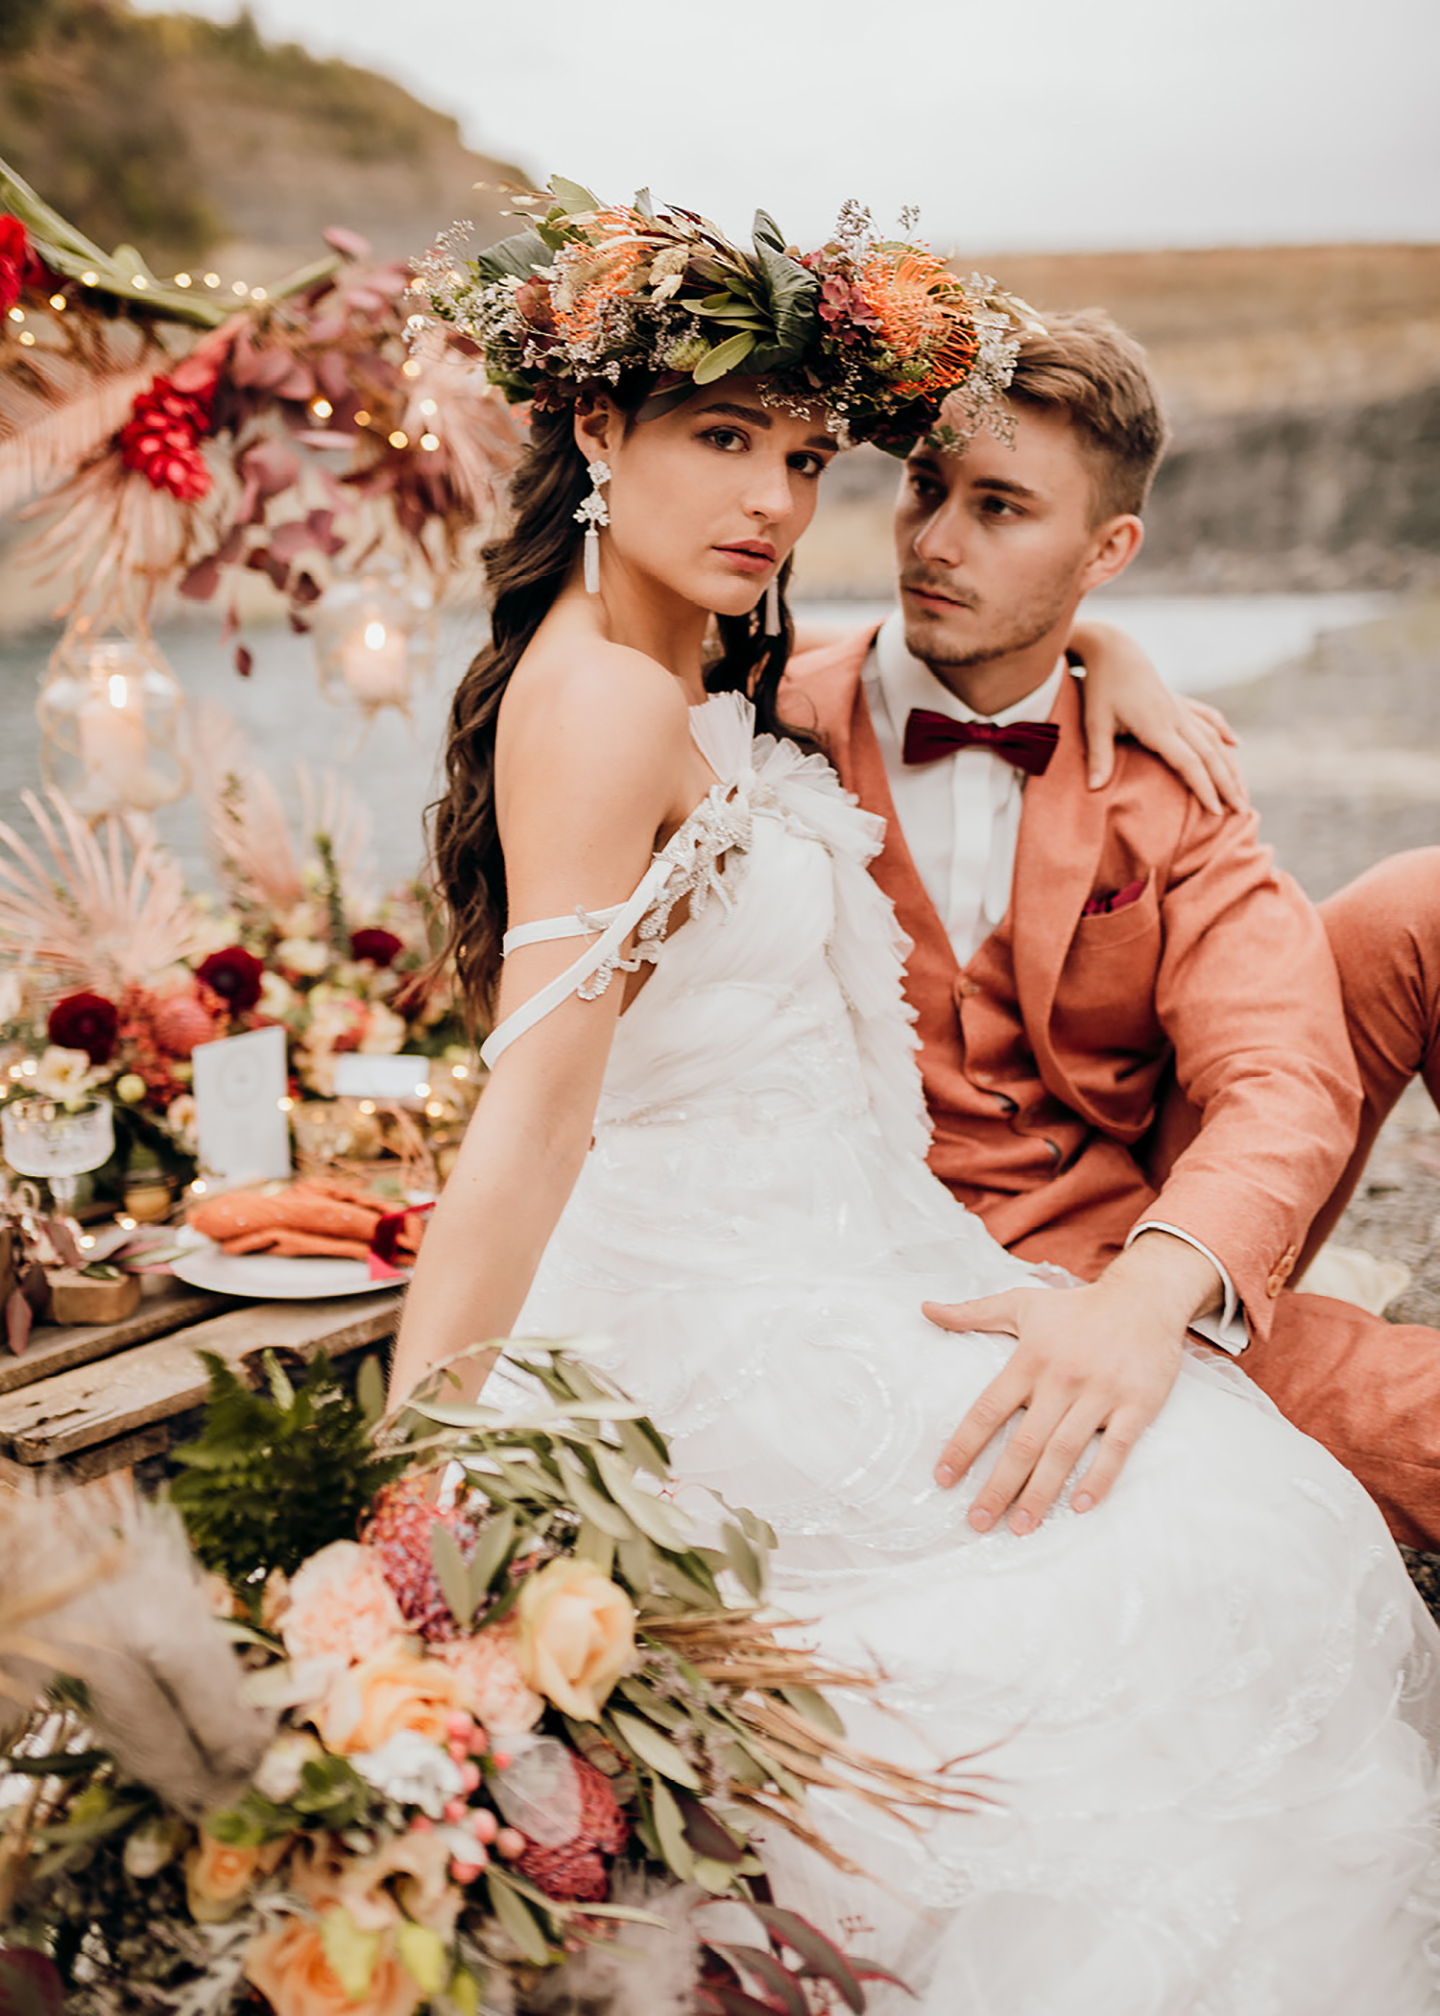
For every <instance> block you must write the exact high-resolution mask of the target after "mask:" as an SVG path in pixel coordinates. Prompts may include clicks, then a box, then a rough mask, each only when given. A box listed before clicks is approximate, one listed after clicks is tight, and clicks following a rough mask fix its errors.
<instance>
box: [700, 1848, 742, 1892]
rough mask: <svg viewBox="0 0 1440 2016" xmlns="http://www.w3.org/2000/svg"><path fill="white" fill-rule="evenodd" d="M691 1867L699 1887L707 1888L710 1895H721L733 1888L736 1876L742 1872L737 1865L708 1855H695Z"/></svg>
mask: <svg viewBox="0 0 1440 2016" xmlns="http://www.w3.org/2000/svg"><path fill="white" fill-rule="evenodd" d="M691 1868H692V1869H693V1871H694V1877H695V1881H696V1882H697V1883H698V1884H699V1885H700V1888H701V1889H702V1890H708V1891H709V1892H710V1895H711V1896H712V1897H723V1896H724V1895H725V1894H726V1892H727V1891H730V1890H733V1889H734V1888H735V1879H736V1877H737V1876H739V1875H741V1874H743V1873H744V1872H743V1871H742V1870H741V1869H740V1868H739V1867H738V1866H736V1867H732V1866H731V1865H730V1864H729V1863H728V1862H717V1861H715V1860H714V1859H713V1857H711V1856H709V1855H697V1856H695V1857H694V1859H693V1861H692V1863H691Z"/></svg>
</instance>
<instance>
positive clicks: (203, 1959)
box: [0, 1345, 973, 2016]
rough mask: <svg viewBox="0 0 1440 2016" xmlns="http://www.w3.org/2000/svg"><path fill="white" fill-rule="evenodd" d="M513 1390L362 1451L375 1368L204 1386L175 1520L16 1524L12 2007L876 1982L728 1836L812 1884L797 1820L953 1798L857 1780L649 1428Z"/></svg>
mask: <svg viewBox="0 0 1440 2016" xmlns="http://www.w3.org/2000/svg"><path fill="white" fill-rule="evenodd" d="M508 1362H509V1365H510V1369H511V1370H512V1371H513V1372H514V1373H516V1374H517V1375H518V1377H519V1378H520V1379H521V1380H522V1381H523V1382H524V1387H523V1390H524V1391H525V1392H526V1393H527V1395H528V1396H529V1397H528V1398H527V1399H526V1401H525V1402H524V1403H523V1404H522V1405H521V1406H520V1407H518V1408H517V1409H513V1410H511V1411H509V1412H505V1413H502V1412H501V1411H500V1410H499V1409H498V1408H496V1407H492V1406H488V1405H485V1404H462V1403H460V1402H458V1401H454V1400H451V1399H449V1398H447V1397H445V1393H444V1391H443V1389H442V1387H441V1386H440V1383H439V1382H438V1381H435V1382H432V1385H431V1386H430V1387H429V1388H428V1389H426V1391H425V1392H424V1393H422V1395H421V1396H420V1397H418V1398H417V1399H416V1400H415V1401H414V1402H413V1403H412V1405H411V1407H410V1409H409V1410H408V1411H407V1413H406V1415H405V1416H404V1417H403V1419H402V1421H401V1422H399V1423H398V1424H396V1423H391V1424H388V1426H387V1427H386V1428H382V1429H381V1431H380V1433H379V1435H378V1437H377V1436H375V1435H374V1434H373V1433H372V1427H373V1417H374V1416H375V1415H376V1414H377V1413H378V1409H379V1405H380V1396H379V1393H378V1386H379V1379H378V1372H376V1371H374V1370H373V1368H372V1370H371V1371H370V1373H369V1374H368V1376H367V1377H362V1381H361V1388H360V1390H359V1392H358V1394H357V1397H356V1398H355V1399H351V1398H349V1397H348V1396H347V1395H346V1393H345V1392H344V1391H343V1390H342V1388H341V1387H340V1386H339V1385H338V1383H337V1382H336V1381H335V1379H334V1378H333V1376H332V1375H331V1374H330V1373H329V1371H328V1368H327V1367H325V1366H324V1365H323V1364H318V1365H317V1366H316V1367H314V1368H312V1369H311V1371H310V1373H309V1375H308V1377H307V1378H306V1379H305V1381H304V1382H303V1383H301V1384H299V1385H298V1386H296V1385H292V1384H291V1382H290V1381H289V1380H288V1379H287V1377H286V1376H285V1374H284V1373H283V1372H282V1370H281V1369H280V1367H279V1366H278V1365H277V1364H276V1363H275V1362H274V1361H273V1360H271V1361H269V1363H268V1368H267V1369H268V1390H265V1391H261V1392H252V1391H251V1390H250V1389H249V1388H248V1387H247V1386H245V1385H243V1384H242V1383H241V1382H240V1381H239V1380H238V1379H237V1378H236V1377H235V1375H234V1374H233V1373H232V1372H230V1371H229V1370H228V1369H227V1368H226V1367H225V1366H224V1365H223V1364H222V1363H221V1362H220V1361H218V1360H215V1361H212V1363H211V1379H212V1390H211V1399H210V1404H209V1409H208V1414H207V1420H206V1424H205V1428H204V1431H203V1433H202V1434H201V1436H200V1438H199V1440H198V1441H196V1442H195V1443H193V1444H192V1445H190V1446H189V1447H188V1448H185V1449H182V1450H181V1451H180V1452H178V1454H179V1462H180V1475H179V1477H178V1479H177V1480H176V1482H175V1483H174V1485H173V1486H172V1489H171V1492H170V1504H169V1505H168V1506H162V1507H155V1506H148V1507H147V1506H142V1507H140V1508H139V1509H138V1510H137V1511H135V1512H134V1514H133V1515H131V1516H130V1517H129V1518H128V1520H127V1521H126V1523H125V1525H124V1527H123V1529H122V1530H121V1532H120V1533H119V1535H118V1536H116V1535H115V1534H113V1533H112V1532H111V1531H110V1530H108V1529H106V1528H104V1527H103V1525H101V1526H97V1525H96V1524H95V1523H94V1522H93V1519H92V1521H91V1522H90V1523H88V1524H87V1522H86V1519H85V1516H84V1515H83V1513H82V1512H81V1511H79V1510H76V1509H75V1508H74V1507H73V1505H72V1502H71V1501H70V1500H67V1499H65V1498H60V1499H57V1500H54V1501H52V1502H51V1503H50V1504H49V1505H47V1506H45V1507H44V1508H42V1509H43V1516H37V1515H36V1513H35V1512H34V1510H33V1509H27V1508H25V1507H24V1506H21V1505H16V1506H12V1508H11V1510H10V1511H9V1513H8V1514H7V1515H6V1516H5V1520H4V1525H3V1527H0V1568H3V1577H0V1596H3V1607H0V1686H3V1687H4V1689H5V1692H6V1694H7V1695H9V1696H11V1697H14V1699H15V1700H16V1702H17V1705H18V1704H19V1703H24V1704H25V1710H26V1712H25V1714H24V1716H23V1719H22V1721H21V1724H20V1729H19V1733H18V1734H12V1738H11V1742H10V1758H9V1770H10V1772H11V1773H12V1774H13V1775H12V1777H11V1778H10V1780H9V1783H8V1785H7V1787H6V1792H7V1794H8V1800H7V1804H6V1807H5V1809H4V1810H6V1811H7V1812H8V1815H9V1825H8V1827H7V1829H6V1831H5V1835H4V1845H3V1853H0V1912H3V1914H4V1918H3V1926H4V1929H3V1934H0V1936H3V1939H4V1942H5V1950H4V1951H0V1999H3V1994H4V1991H5V1983H6V1979H7V1977H8V1979H9V1980H10V1981H11V1983H12V1985H13V1984H14V1983H16V1982H18V1981H21V1980H22V1979H23V1981H24V1982H25V1983H27V1984H28V1987H29V1989H30V1991H32V1994H33V1996H34V1997H39V1998H42V1999H36V2000H35V2001H34V2006H36V2007H37V2008H43V2007H54V2008H55V2009H57V2010H58V2009H59V2007H60V2006H61V2003H60V1997H61V1996H62V1995H63V1997H64V2007H65V2009H67V2010H70V2011H72V2012H75V2016H120V2012H128V2011H132V2010H156V2011H160V2010H166V2011H177V2012H181V2016H200V2012H202V2011H203V2012H225V2011H239V2010H245V2009H249V2010H264V2009H267V2008H268V2009H270V2010H273V2011H274V2012H275V2016H338V2012H341V2011H345V2012H349V2016H412V2012H414V2011H417V2010H421V2009H428V2010H430V2011H433V2012H435V2016H477V2012H480V2011H489V2012H495V2016H519V2012H528V2011H534V2012H541V2011H554V2012H560V2011H565V2010H578V2009H580V2008H582V2007H583V2008H584V2009H585V2010H587V2011H593V2012H600V2011H614V2012H615V2016H619V2012H620V2011H622V2010H628V2009H641V2008H643V2009H645V2010H646V2011H647V2016H651V2012H656V2016H658V2012H666V2016H670V2012H674V2016H681V2012H685V2011H700V2012H711V2016H741V2012H744V2016H763V2012H767V2011H775V2012H781V2016H784V2012H789V2016H797V2012H799V2016H803V2012H807V2011H811V2010H820V2009H827V2010H828V2009H832V2008H838V2007H841V2006H844V2007H848V2008H850V2009H855V2010H860V2009H863V2007H864V2001H865V1989H864V1983H865V1981H866V1980H873V1979H882V1978H888V1977H885V1976H883V1974H882V1973H881V1972H880V1970H878V1969H875V1968H872V1967H867V1966H866V1965H865V1964H864V1963H862V1962H859V1961H857V1960H856V1959H854V1958H853V1957H849V1956H846V1955H844V1954H842V1953H841V1952H840V1951H839V1950H838V1949H837V1948H836V1947H834V1946H833V1945H832V1944H831V1943H830V1942H829V1941H828V1940H827V1939H825V1938H824V1937H822V1935H821V1934H820V1933H818V1932H817V1931H816V1930H815V1929H814V1928H813V1927H811V1926H810V1925H808V1924H807V1923H806V1922H805V1921H804V1920H803V1919H800V1918H798V1917H797V1916H795V1914H793V1913H791V1912H788V1911H786V1910H784V1909H782V1908H778V1907H777V1906H775V1905H774V1904H772V1903H771V1902H770V1901H769V1895H768V1891H767V1889H766V1886H765V1884H764V1880H763V1873H762V1869H761V1864H760V1862H759V1860H758V1858H757V1857H756V1855H755V1854H754V1853H753V1851H752V1847H751V1842H750V1835H751V1830H752V1828H753V1827H754V1826H755V1825H756V1824H757V1823H758V1822H760V1821H761V1820H763V1821H765V1822H766V1824H767V1825H769V1826H771V1827H774V1826H780V1827H784V1828H787V1829H789V1830H791V1831H792V1832H794V1833H796V1834H798V1835H800V1836H801V1837H802V1838H805V1839H807V1840H809V1841H811V1842H812V1844H813V1845H814V1846H815V1847H816V1848H817V1849H818V1850H819V1852H821V1853H824V1854H830V1855H831V1859H832V1860H834V1859H838V1858H836V1857H835V1856H834V1855H833V1853H832V1851H830V1850H829V1849H828V1847H827V1845H826V1844H825V1842H824V1841H823V1839H822V1838H821V1837H820V1836H819V1835H818V1834H816V1833H815V1832H814V1830H813V1829H812V1827H811V1825H810V1822H809V1821H808V1819H807V1816H806V1795H807V1791H808V1789H809V1788H810V1787H813V1786H827V1787H848V1788H849V1789H851V1790H852V1791H854V1792H856V1793H857V1794H858V1796H860V1797H862V1798H865V1799H868V1800H869V1801H871V1802H872V1803H873V1804H876V1805H878V1806H880V1807H882V1808H884V1809H885V1810H887V1811H890V1812H903V1811H904V1810H905V1809H907V1808H913V1807H915V1806H925V1805H928V1806H930V1807H940V1806H944V1807H956V1806H963V1805H965V1804H968V1803H970V1801H971V1799H972V1798H973V1793H972V1792H970V1791H967V1789H966V1788H965V1787H964V1786H963V1785H962V1784H960V1783H958V1782H957V1781H956V1780H955V1779H954V1778H953V1777H951V1776H949V1775H947V1774H945V1773H939V1774H936V1775H934V1776H931V1777H925V1776H923V1775H920V1774H912V1773H908V1772H905V1771H903V1770H900V1769H897V1768H892V1767H890V1766H888V1765H885V1764H882V1763H879V1762H877V1761H876V1760H874V1759H871V1758H869V1757H866V1756H864V1755H862V1754H861V1753H860V1752H859V1751H857V1750H856V1749H855V1748H853V1747H852V1746H851V1745H850V1744H848V1743H847V1742H846V1740H845V1737H844V1735H843V1732H842V1728H841V1724H840V1721H839V1718H838V1716H837V1715H836V1713H835V1711H834V1709H833V1708H832V1707H831V1706H830V1704H829V1702H828V1701H827V1700H826V1698H825V1695H824V1693H823V1692H822V1691H821V1690H822V1689H823V1688H826V1687H831V1686H842V1687H847V1688H855V1687H868V1686H871V1685H873V1676H864V1675H857V1674H851V1673H843V1672H838V1671H834V1670H831V1669H828V1668H827V1667H826V1666H825V1664H824V1663H823V1662H822V1661H819V1660H818V1659H817V1658H816V1657H815V1656H814V1655H812V1654H810V1653H808V1652H806V1651H804V1650H802V1649H799V1648H797V1647H795V1646H793V1645H791V1644H788V1643H786V1642H785V1640H784V1639H783V1637H782V1636H781V1635H780V1633H779V1632H778V1630H777V1626H776V1624H775V1623H773V1622H771V1621H768V1620H767V1618H766V1617H765V1616H764V1614H763V1613H762V1612H761V1610H760V1609H759V1607H758V1606H759V1603H760V1600H761V1597H762V1593H763V1575H764V1560H765V1555H766V1552H767V1548H768V1544H769V1535H768V1534H767V1531H766V1529H765V1528H764V1527H763V1526H762V1525H761V1524H760V1523H759V1522H757V1521H756V1520H755V1519H754V1518H752V1517H751V1516H749V1515H747V1514H744V1513H739V1514H734V1513H731V1512H730V1511H729V1510H728V1509H727V1508H724V1507H720V1506H717V1508H716V1531H715V1534H714V1536H713V1537H714V1540H715V1543H716V1544H713V1545H709V1544H700V1542H699V1540H698V1539H697V1537H696V1535H695V1533H694V1531H693V1530H692V1528H691V1525H690V1521H689V1519H688V1518H687V1517H686V1516H685V1515H684V1514H683V1513H682V1512H681V1510H680V1509H679V1508H678V1506H677V1505H676V1504H675V1503H674V1502H673V1501H672V1500H671V1499H670V1498H668V1497H667V1496H666V1495H665V1493H666V1480H667V1478H668V1475H669V1459H668V1451H667V1447H666V1444H665V1440H664V1438H663V1436H661V1435H660V1434H659V1433H658V1432H657V1430H656V1429H655V1428H654V1426H653V1425H652V1424H651V1423H650V1422H649V1421H648V1420H646V1419H645V1418H644V1417H643V1416H642V1415H641V1414H640V1413H639V1410H638V1409H636V1408H635V1407H634V1406H632V1405H630V1404H629V1403H628V1402H627V1401H626V1400H624V1398H623V1397H622V1396H620V1395H619V1394H618V1393H617V1392H616V1391H614V1390H613V1389H612V1388H610V1387H609V1386H607V1385H606V1384H605V1383H604V1382H603V1381H602V1380H601V1379H599V1378H598V1377H597V1376H596V1375H595V1374H594V1372H593V1371H591V1370H590V1369H589V1368H587V1366H586V1365H585V1364H584V1363H583V1362H582V1361H581V1360H580V1359H578V1358H576V1357H575V1356H573V1355H570V1354H568V1353H567V1352H565V1351H562V1350H558V1349H552V1348H550V1347H548V1346H538V1345H520V1346H511V1347H509V1361H508ZM441 1479H443V1480H444V1483H443V1485H442V1484H441V1482H440V1480H441ZM181 1522H183V1525H182V1523H181ZM723 1900H731V1902H730V1904H729V1906H728V1907H727V1908H726V1909H725V1910H724V1912H723V1914H722V1919H721V1923H720V1924H718V1925H711V1926H709V1927H708V1928H707V1914H708V1915H709V1916H710V1917H711V1918H713V1917H714V1916H715V1913H716V1911H717V1908H718V1906H719V1905H720V1904H721V1903H722V1902H723ZM737 1910H738V1911H742V1912H747V1913H748V1914H749V1918H748V1924H749V1925H750V1927H751V1928H752V1931H751V1934H750V1936H749V1937H743V1936H742V1937H741V1938H739V1939H737V1938H736V1937H735V1918H736V1915H737ZM757 1934H758V1943H755V1940H756V1937H757ZM46 1995H48V1996H49V1998H50V2000H49V2002H48V2003H47V2002H46V2001H45V2000H44V1999H43V1997H44V1996H46ZM6 2006H9V2005H8V2004H7V2005H6Z"/></svg>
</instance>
